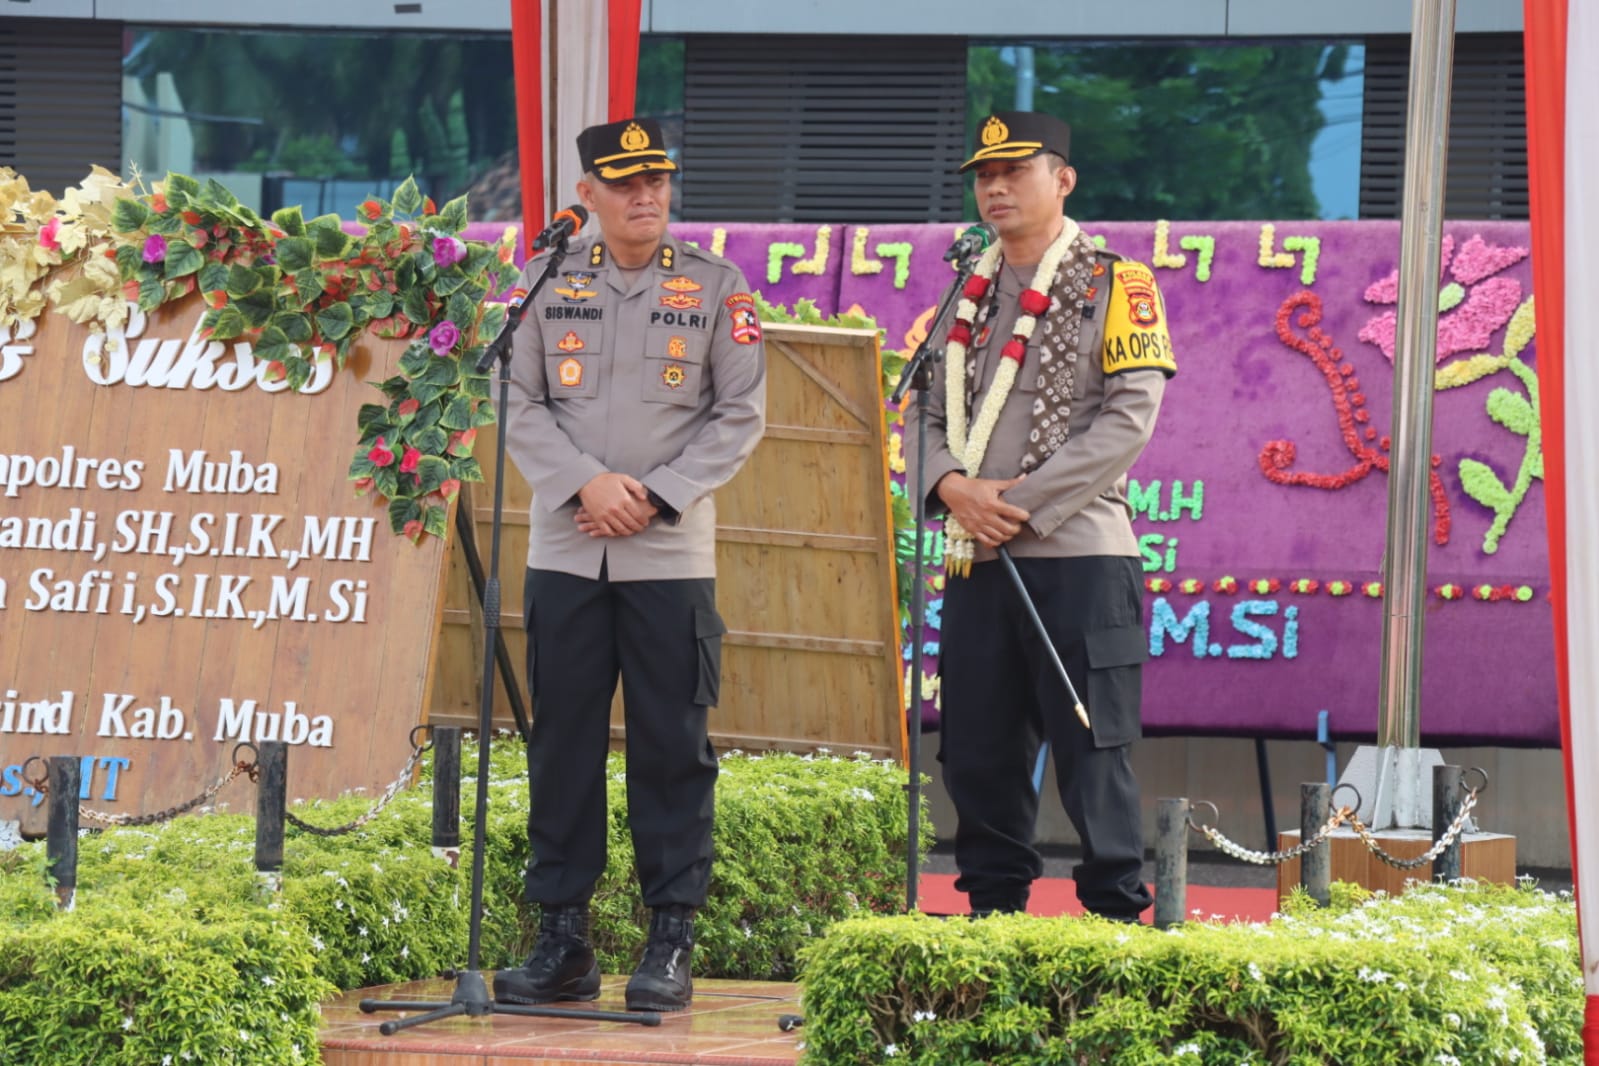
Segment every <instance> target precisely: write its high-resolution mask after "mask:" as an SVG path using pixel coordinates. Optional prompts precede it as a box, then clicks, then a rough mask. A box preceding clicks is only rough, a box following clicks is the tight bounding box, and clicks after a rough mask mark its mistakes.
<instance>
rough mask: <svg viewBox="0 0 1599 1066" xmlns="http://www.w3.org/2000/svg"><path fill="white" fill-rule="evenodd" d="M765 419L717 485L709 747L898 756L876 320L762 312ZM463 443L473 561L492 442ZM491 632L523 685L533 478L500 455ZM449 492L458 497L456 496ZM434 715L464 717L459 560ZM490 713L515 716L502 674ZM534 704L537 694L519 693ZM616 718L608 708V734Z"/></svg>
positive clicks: (472, 623)
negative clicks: (497, 596)
mask: <svg viewBox="0 0 1599 1066" xmlns="http://www.w3.org/2000/svg"><path fill="white" fill-rule="evenodd" d="M765 331H766V354H767V390H766V395H767V399H766V405H767V410H766V420H767V425H766V434H765V437H764V438H763V439H762V441H761V443H760V445H759V446H758V447H757V448H756V449H755V454H754V455H753V456H752V457H751V458H750V461H749V462H748V463H747V464H746V465H745V467H744V469H743V470H742V471H740V472H739V474H738V476H737V477H735V478H734V479H733V480H732V481H731V482H729V483H728V484H727V485H724V486H723V487H722V488H721V489H719V490H718V491H717V493H716V514H717V553H716V562H717V604H718V608H719V610H720V611H721V614H722V616H723V618H724V620H725V621H726V622H727V626H728V630H729V632H728V634H727V636H726V637H725V638H723V651H722V690H721V703H720V705H719V706H718V707H717V708H716V709H715V710H713V711H712V712H711V719H710V726H711V739H712V742H713V743H715V744H716V746H717V747H718V748H722V749H724V750H725V749H727V748H740V749H742V750H745V751H762V750H797V751H808V750H812V749H814V748H817V747H828V748H831V749H832V750H833V751H834V752H837V753H839V754H847V753H849V752H853V751H865V752H869V753H870V754H872V755H873V756H874V757H877V758H903V757H904V753H905V749H904V732H905V731H904V716H903V714H902V713H901V710H900V708H901V707H902V706H903V696H902V692H901V684H902V681H901V673H900V661H901V660H900V647H899V626H898V622H897V604H896V583H895V568H894V539H893V518H892V513H891V507H890V497H889V488H888V465H887V456H888V449H887V443H886V435H885V427H884V418H883V403H882V393H881V385H880V370H879V363H878V348H877V336H876V334H875V333H873V332H871V331H869V330H846V329H827V328H819V327H812V326H786V325H776V324H771V323H768V324H767V325H766V326H765ZM477 456H478V458H479V460H480V461H481V462H482V464H483V469H484V472H485V476H486V477H488V478H489V484H488V485H487V486H481V485H480V486H474V489H475V490H476V491H475V492H474V494H473V501H474V507H473V514H474V517H475V519H476V529H477V537H476V543H477V545H478V547H479V549H480V551H481V555H482V556H483V558H484V560H485V561H486V560H487V558H488V555H489V551H488V546H489V520H490V517H491V515H492V508H491V503H492V500H493V479H494V478H495V477H496V476H497V472H496V471H495V469H494V447H493V442H492V439H490V438H489V437H488V435H487V434H486V433H485V434H483V435H480V436H479V437H478V443H477ZM505 489H506V492H505V498H506V502H505V521H504V532H503V542H502V548H501V559H502V564H501V573H500V579H501V585H502V588H503V589H504V593H503V597H502V614H501V618H500V626H501V633H502V634H503V635H504V636H505V638H506V643H507V645H508V646H509V650H510V658H511V659H512V661H513V662H514V663H515V664H516V676H517V683H518V684H519V685H521V686H524V687H525V685H526V675H525V672H524V663H525V659H526V642H525V639H524V634H523V628H522V617H521V608H522V583H523V575H524V570H525V563H526V559H527V534H528V505H529V503H530V502H531V499H532V490H531V489H529V487H528V485H527V482H525V481H524V480H523V479H522V478H521V476H520V475H519V474H517V473H516V471H515V470H510V471H507V473H506V483H505ZM463 498H464V497H463ZM450 575H451V576H450V584H449V600H448V606H447V609H446V612H445V626H444V632H443V634H442V636H441V647H442V649H443V651H442V652H441V656H440V669H439V673H438V682H437V684H436V686H435V689H434V692H433V697H432V699H431V701H430V706H431V708H432V715H433V719H434V720H435V721H449V722H451V723H455V724H461V725H468V724H475V723H476V722H477V721H478V719H479V715H480V710H479V704H478V692H479V691H480V689H479V686H480V684H481V681H480V679H481V671H482V663H483V643H482V641H483V630H482V626H481V623H480V621H479V615H478V613H477V608H476V601H475V598H474V595H473V592H472V589H471V585H470V583H469V580H468V571H467V567H466V566H465V565H464V563H463V562H462V560H461V559H460V558H459V556H458V555H457V557H455V558H452V560H451V564H450ZM494 713H495V721H496V724H498V725H499V726H501V727H504V728H512V727H513V725H514V722H513V720H512V716H511V713H510V705H509V703H508V702H507V699H506V696H505V694H504V691H503V688H502V689H501V691H499V692H497V693H496V699H495V711H494ZM533 713H534V714H537V708H536V707H535V708H533ZM621 731H622V716H621V709H620V706H619V705H618V706H617V707H614V708H613V713H612V735H613V737H619V736H620V735H621Z"/></svg>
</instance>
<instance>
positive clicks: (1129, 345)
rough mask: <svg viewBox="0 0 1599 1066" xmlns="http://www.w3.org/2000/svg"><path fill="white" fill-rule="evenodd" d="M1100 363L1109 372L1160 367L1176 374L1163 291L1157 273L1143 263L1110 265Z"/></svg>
mask: <svg viewBox="0 0 1599 1066" xmlns="http://www.w3.org/2000/svg"><path fill="white" fill-rule="evenodd" d="M1101 365H1102V367H1103V369H1104V372H1105V373H1106V374H1119V373H1122V372H1124V371H1127V370H1159V371H1161V372H1162V373H1164V374H1165V375H1166V376H1167V377H1170V376H1171V375H1173V374H1175V373H1177V357H1176V355H1175V354H1174V353H1173V351H1172V346H1171V335H1170V334H1169V333H1167V331H1166V313H1165V307H1164V306H1163V305H1162V303H1161V299H1160V290H1159V289H1158V288H1157V287H1156V285H1155V275H1154V274H1153V273H1151V272H1150V269H1149V268H1148V267H1147V266H1145V265H1144V264H1142V263H1129V262H1118V263H1116V264H1114V265H1113V266H1112V268H1111V294H1110V307H1109V310H1108V312H1107V314H1106V316H1105V347H1104V354H1103V358H1102V362H1101Z"/></svg>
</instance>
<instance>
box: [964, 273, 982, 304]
mask: <svg viewBox="0 0 1599 1066" xmlns="http://www.w3.org/2000/svg"><path fill="white" fill-rule="evenodd" d="M987 292H988V279H987V278H980V277H976V276H973V277H970V278H967V279H966V287H965V288H964V289H962V290H961V295H962V296H964V297H966V298H967V299H968V300H970V301H971V302H972V303H976V302H977V301H978V300H981V299H982V298H983V297H984V295H986V294H987Z"/></svg>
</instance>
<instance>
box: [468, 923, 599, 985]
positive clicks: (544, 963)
mask: <svg viewBox="0 0 1599 1066" xmlns="http://www.w3.org/2000/svg"><path fill="white" fill-rule="evenodd" d="M599 994H600V965H599V962H598V961H597V960H596V959H595V958H594V944H593V942H592V941H590V940H589V910H588V907H587V906H586V905H583V904H576V905H570V906H561V907H545V908H544V909H543V913H541V914H540V915H539V938H538V940H537V941H536V942H535V943H534V945H533V954H531V955H529V956H528V957H527V961H526V962H524V963H523V964H522V965H521V966H518V967H517V968H515V969H512V970H501V971H500V972H499V973H497V974H495V975H494V998H495V999H501V1000H505V1001H506V1002H507V1003H553V1002H555V1001H556V1000H563V999H564V1000H590V999H596V998H598V996H599Z"/></svg>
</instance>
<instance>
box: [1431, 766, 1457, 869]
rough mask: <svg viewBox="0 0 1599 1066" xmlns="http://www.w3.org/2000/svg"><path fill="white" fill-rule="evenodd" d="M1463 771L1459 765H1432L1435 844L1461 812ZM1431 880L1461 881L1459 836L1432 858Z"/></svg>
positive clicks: (1433, 838)
mask: <svg viewBox="0 0 1599 1066" xmlns="http://www.w3.org/2000/svg"><path fill="white" fill-rule="evenodd" d="M1460 778H1461V770H1460V767H1458V766H1434V767H1433V768H1432V842H1433V843H1434V844H1436V843H1438V841H1440V840H1442V839H1443V836H1444V834H1445V833H1446V832H1448V831H1449V827H1450V825H1452V824H1453V823H1454V820H1455V819H1456V818H1457V817H1459V815H1460V807H1461V803H1462V799H1463V797H1462V795H1461V785H1460ZM1432 879H1433V880H1434V881H1440V880H1441V881H1444V882H1449V881H1458V880H1460V838H1459V837H1456V838H1455V840H1454V842H1453V843H1452V844H1450V845H1449V846H1448V847H1447V848H1445V849H1444V850H1443V851H1441V852H1440V853H1439V854H1438V857H1437V858H1436V859H1434V860H1433V861H1432Z"/></svg>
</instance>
